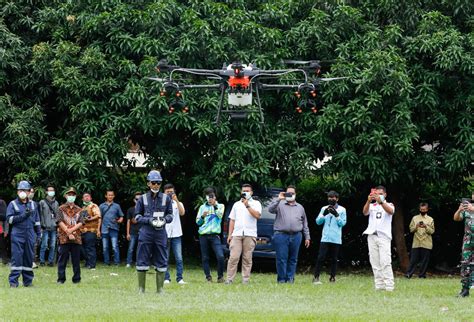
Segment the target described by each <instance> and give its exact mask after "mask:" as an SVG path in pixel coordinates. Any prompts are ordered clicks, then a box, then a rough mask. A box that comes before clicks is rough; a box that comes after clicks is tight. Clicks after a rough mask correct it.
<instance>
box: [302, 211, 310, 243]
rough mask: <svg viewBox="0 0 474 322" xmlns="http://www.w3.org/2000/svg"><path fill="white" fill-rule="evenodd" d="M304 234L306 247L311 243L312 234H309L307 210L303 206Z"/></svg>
mask: <svg viewBox="0 0 474 322" xmlns="http://www.w3.org/2000/svg"><path fill="white" fill-rule="evenodd" d="M303 234H304V246H305V247H306V248H308V247H309V245H310V244H311V236H310V234H309V227H308V218H307V217H306V211H305V210H304V208H303Z"/></svg>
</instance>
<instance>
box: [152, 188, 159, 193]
mask: <svg viewBox="0 0 474 322" xmlns="http://www.w3.org/2000/svg"><path fill="white" fill-rule="evenodd" d="M150 190H151V192H153V193H158V192H160V189H150Z"/></svg>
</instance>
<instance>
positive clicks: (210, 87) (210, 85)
mask: <svg viewBox="0 0 474 322" xmlns="http://www.w3.org/2000/svg"><path fill="white" fill-rule="evenodd" d="M179 87H180V88H183V89H185V88H191V89H193V88H198V89H219V88H220V87H221V84H209V85H205V84H199V85H189V84H185V85H179Z"/></svg>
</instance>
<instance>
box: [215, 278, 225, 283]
mask: <svg viewBox="0 0 474 322" xmlns="http://www.w3.org/2000/svg"><path fill="white" fill-rule="evenodd" d="M224 282H225V281H224V278H223V277H219V278H218V279H217V283H224Z"/></svg>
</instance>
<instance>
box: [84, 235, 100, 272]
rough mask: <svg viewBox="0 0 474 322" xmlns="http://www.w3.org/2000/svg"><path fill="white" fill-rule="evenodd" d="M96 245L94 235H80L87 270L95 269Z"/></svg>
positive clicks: (95, 236)
mask: <svg viewBox="0 0 474 322" xmlns="http://www.w3.org/2000/svg"><path fill="white" fill-rule="evenodd" d="M96 243H97V234H96V233H93V232H86V233H83V234H82V251H83V254H84V257H85V259H86V266H87V267H88V268H95V265H96V263H97V252H96Z"/></svg>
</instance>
